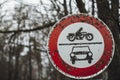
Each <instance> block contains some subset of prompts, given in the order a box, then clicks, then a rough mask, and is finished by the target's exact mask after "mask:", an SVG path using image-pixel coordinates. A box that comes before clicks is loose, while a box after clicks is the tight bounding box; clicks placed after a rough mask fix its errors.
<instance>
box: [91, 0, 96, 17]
mask: <svg viewBox="0 0 120 80" xmlns="http://www.w3.org/2000/svg"><path fill="white" fill-rule="evenodd" d="M92 15H93V16H94V15H95V1H94V0H92Z"/></svg>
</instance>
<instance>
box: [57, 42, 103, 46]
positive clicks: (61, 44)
mask: <svg viewBox="0 0 120 80" xmlns="http://www.w3.org/2000/svg"><path fill="white" fill-rule="evenodd" d="M86 44H88V45H92V44H102V42H90V43H60V44H59V45H60V46H63V45H86Z"/></svg>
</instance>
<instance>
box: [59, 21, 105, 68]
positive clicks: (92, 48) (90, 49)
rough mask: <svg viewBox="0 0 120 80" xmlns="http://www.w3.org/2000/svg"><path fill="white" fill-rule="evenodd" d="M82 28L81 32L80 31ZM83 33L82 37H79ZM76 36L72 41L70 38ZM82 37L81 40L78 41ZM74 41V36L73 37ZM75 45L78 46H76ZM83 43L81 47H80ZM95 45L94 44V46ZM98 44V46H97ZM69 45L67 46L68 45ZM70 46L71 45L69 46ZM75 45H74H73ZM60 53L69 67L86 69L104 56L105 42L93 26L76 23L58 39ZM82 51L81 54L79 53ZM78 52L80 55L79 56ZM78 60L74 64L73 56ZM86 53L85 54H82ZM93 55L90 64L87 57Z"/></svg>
mask: <svg viewBox="0 0 120 80" xmlns="http://www.w3.org/2000/svg"><path fill="white" fill-rule="evenodd" d="M81 28H82V30H81V32H79V30H80V29H81ZM77 32H78V33H81V35H77ZM70 34H74V36H73V37H74V38H75V39H74V40H73V41H70V40H69V38H68V36H70ZM89 34H91V35H92V37H93V38H92V40H87V37H91V35H89ZM77 37H78V38H79V37H81V39H77ZM71 39H72V36H71ZM74 43H75V44H76V45H74ZM79 43H81V45H79ZM92 43H93V44H92ZM97 43H98V44H97ZM59 44H60V45H59ZM66 44H67V45H66ZM69 44H70V45H69ZM71 44H73V45H71ZM58 51H59V53H60V57H61V58H62V59H63V60H64V61H65V62H66V63H67V64H69V65H71V66H73V67H77V68H86V67H90V66H91V65H93V64H95V63H96V62H97V61H98V60H99V59H100V58H101V56H102V55H103V51H104V41H103V37H102V35H101V33H100V32H99V31H98V30H97V29H96V28H95V27H93V26H92V25H90V24H87V23H81V22H78V23H74V24H71V25H69V26H68V27H66V28H65V29H64V30H63V31H62V32H61V34H60V36H59V38H58ZM80 51H81V53H79V52H80ZM77 52H78V54H77ZM72 53H73V56H74V55H75V57H76V58H77V59H75V62H73V63H72V60H71V54H72ZM82 53H85V54H82ZM88 54H90V55H91V54H92V60H91V62H88V61H89V59H87V58H86V57H87V55H88Z"/></svg>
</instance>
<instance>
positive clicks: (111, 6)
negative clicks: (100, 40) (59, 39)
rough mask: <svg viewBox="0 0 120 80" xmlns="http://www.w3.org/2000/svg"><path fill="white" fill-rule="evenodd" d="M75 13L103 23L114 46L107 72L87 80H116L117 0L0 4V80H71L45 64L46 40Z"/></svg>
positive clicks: (119, 43) (119, 48) (3, 0)
mask: <svg viewBox="0 0 120 80" xmlns="http://www.w3.org/2000/svg"><path fill="white" fill-rule="evenodd" d="M78 13H88V14H90V15H93V16H95V17H99V18H100V19H101V20H103V21H104V22H105V23H106V24H107V25H108V26H109V28H110V29H111V31H112V33H113V35H114V38H115V43H116V50H115V55H114V58H113V60H112V62H111V64H110V65H109V67H108V68H107V70H105V71H104V72H103V73H101V74H100V75H98V76H97V77H94V78H91V79H88V80H120V76H119V74H120V20H119V18H120V17H119V16H120V0H0V80H74V79H71V78H68V77H65V76H64V75H62V74H61V73H59V72H58V71H56V70H55V69H54V68H53V66H52V65H51V63H50V62H49V60H48V57H47V39H48V33H49V31H50V29H51V28H52V26H53V25H54V24H55V22H57V21H58V20H59V19H61V18H62V17H64V16H66V15H68V14H78Z"/></svg>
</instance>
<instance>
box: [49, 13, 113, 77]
mask: <svg viewBox="0 0 120 80" xmlns="http://www.w3.org/2000/svg"><path fill="white" fill-rule="evenodd" d="M76 22H86V23H88V24H91V25H93V26H94V27H95V28H97V29H98V30H99V32H100V33H101V35H102V36H103V39H104V44H105V47H104V52H103V55H102V57H101V59H100V60H99V61H98V62H97V63H95V64H94V65H92V66H90V67H87V68H75V67H72V66H70V65H69V64H67V63H65V62H64V61H63V60H62V58H61V57H60V55H59V52H58V48H57V42H58V37H59V35H60V33H61V32H62V30H63V29H64V28H66V27H67V26H68V25H70V24H72V23H76ZM114 50H115V44H114V38H113V35H112V33H111V31H110V30H109V28H108V27H107V25H106V24H105V23H104V22H103V21H101V20H100V19H98V18H95V17H93V16H89V15H87V14H76V15H68V16H66V17H64V18H62V19H61V20H60V21H58V22H57V23H56V24H55V25H54V27H53V28H52V30H51V32H50V34H49V39H48V56H49V59H50V61H51V63H52V64H53V66H54V67H55V68H56V69H57V70H58V71H59V72H61V73H62V74H64V75H66V76H68V77H71V78H75V79H87V78H91V77H94V76H97V75H98V74H100V73H101V72H103V71H104V70H105V69H106V68H107V67H108V65H109V64H110V62H111V60H112V58H113V55H114Z"/></svg>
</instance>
